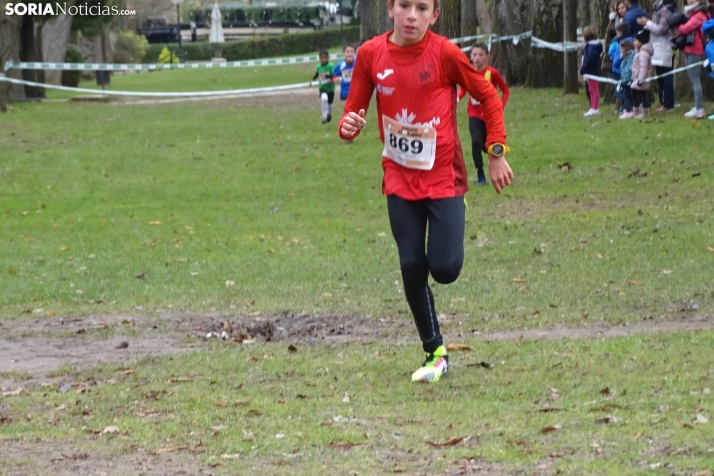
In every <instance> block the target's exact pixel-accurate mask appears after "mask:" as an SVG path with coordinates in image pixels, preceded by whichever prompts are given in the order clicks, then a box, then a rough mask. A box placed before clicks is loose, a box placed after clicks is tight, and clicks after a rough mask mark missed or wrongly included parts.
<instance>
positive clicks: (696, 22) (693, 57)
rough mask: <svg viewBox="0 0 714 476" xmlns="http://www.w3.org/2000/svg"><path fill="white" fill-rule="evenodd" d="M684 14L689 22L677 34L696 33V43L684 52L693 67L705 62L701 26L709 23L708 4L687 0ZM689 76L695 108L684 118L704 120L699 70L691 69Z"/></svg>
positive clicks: (685, 60) (698, 0)
mask: <svg viewBox="0 0 714 476" xmlns="http://www.w3.org/2000/svg"><path fill="white" fill-rule="evenodd" d="M684 14H685V15H686V16H687V18H688V19H687V22H686V23H685V24H684V25H680V26H679V27H678V28H677V33H678V34H680V35H687V34H689V33H692V32H694V42H693V43H692V44H691V45H689V46H686V47H685V48H684V49H683V50H682V52H683V53H684V62H685V64H686V65H687V66H692V65H694V64H695V63H699V62H700V61H704V34H703V33H702V30H701V26H702V25H703V24H704V22H705V21H707V15H708V9H707V4H706V2H705V1H704V0H687V6H686V7H684ZM687 75H688V76H689V80H690V81H691V82H692V89H694V107H693V108H692V109H690V110H689V111H688V112H686V113H684V117H689V118H695V119H702V118H703V117H704V116H705V112H704V92H703V91H702V83H701V81H700V79H699V68H698V67H693V68H689V69H688V70H687Z"/></svg>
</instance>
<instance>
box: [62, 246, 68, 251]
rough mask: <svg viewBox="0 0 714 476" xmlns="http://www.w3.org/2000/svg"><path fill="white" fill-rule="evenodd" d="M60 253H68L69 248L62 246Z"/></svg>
mask: <svg viewBox="0 0 714 476" xmlns="http://www.w3.org/2000/svg"><path fill="white" fill-rule="evenodd" d="M60 251H69V246H63V247H62V248H60Z"/></svg>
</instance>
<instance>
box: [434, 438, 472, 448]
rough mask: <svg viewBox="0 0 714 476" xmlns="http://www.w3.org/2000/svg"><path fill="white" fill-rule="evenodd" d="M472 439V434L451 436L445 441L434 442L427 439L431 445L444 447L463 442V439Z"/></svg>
mask: <svg viewBox="0 0 714 476" xmlns="http://www.w3.org/2000/svg"><path fill="white" fill-rule="evenodd" d="M470 439H471V437H470V436H460V437H459V436H456V437H454V438H450V439H448V440H446V441H444V442H443V443H434V442H433V441H427V443H428V444H430V445H431V446H433V447H434V448H443V447H445V446H454V445H457V444H459V443H461V442H462V441H464V442H466V441H468V440H470Z"/></svg>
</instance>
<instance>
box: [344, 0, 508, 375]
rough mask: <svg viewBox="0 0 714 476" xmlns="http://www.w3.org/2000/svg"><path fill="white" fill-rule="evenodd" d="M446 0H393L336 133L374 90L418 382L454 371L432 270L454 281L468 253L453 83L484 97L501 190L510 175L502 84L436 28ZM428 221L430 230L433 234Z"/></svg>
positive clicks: (362, 109) (347, 129)
mask: <svg viewBox="0 0 714 476" xmlns="http://www.w3.org/2000/svg"><path fill="white" fill-rule="evenodd" d="M438 2H439V0H388V2H387V8H388V9H389V17H390V18H391V19H393V20H394V30H391V31H389V32H387V33H385V34H382V35H379V36H376V37H374V38H373V39H371V40H369V41H367V42H366V43H365V44H364V45H362V47H361V48H360V50H359V60H357V61H356V62H355V69H354V72H353V74H352V84H351V86H350V95H349V96H348V97H347V103H346V104H345V114H344V115H343V116H342V118H341V119H340V124H339V128H338V129H339V135H340V138H342V139H343V140H348V139H353V138H355V137H357V136H358V135H359V133H360V130H361V128H362V127H363V126H364V125H365V123H366V119H365V113H366V111H367V108H368V106H369V103H370V100H371V98H372V93H373V92H374V90H376V91H377V117H378V119H377V124H378V127H379V135H380V139H381V140H382V143H383V144H384V149H383V151H382V169H383V171H384V178H383V180H382V193H383V194H384V195H386V196H387V211H388V214H389V221H390V226H391V229H392V235H393V236H394V239H395V241H396V244H397V249H398V251H399V262H400V268H401V273H402V280H403V283H404V294H405V296H406V298H407V302H408V304H409V307H410V309H411V311H412V314H413V316H414V321H415V324H416V327H417V330H418V332H419V337H420V339H421V342H422V348H423V349H424V352H425V353H426V360H425V361H424V364H423V365H422V366H421V367H420V368H419V369H418V370H417V371H416V372H414V373H413V374H412V381H416V382H435V381H438V380H439V379H440V378H441V377H442V376H443V375H445V374H446V373H447V372H448V355H447V354H448V352H447V350H446V347H445V346H444V342H443V338H442V336H441V333H440V331H439V323H438V321H437V318H436V311H435V306H434V296H433V294H432V292H431V288H430V287H429V281H428V278H429V274H431V276H432V277H433V278H434V280H435V281H437V282H439V283H451V282H454V281H455V280H456V278H457V277H458V276H459V273H460V272H461V267H462V265H463V260H464V229H465V209H466V204H465V201H464V194H465V193H466V192H467V190H468V184H467V179H466V165H465V164H464V159H463V155H462V151H461V141H460V140H459V135H458V128H457V124H456V85H457V84H458V85H460V86H461V87H462V88H464V89H466V91H467V92H468V93H469V94H470V95H471V97H474V98H476V99H477V100H479V101H481V104H482V108H483V115H484V121H485V122H486V128H487V131H488V135H487V137H486V146H487V150H488V152H489V165H488V172H489V175H490V177H491V183H492V184H493V186H494V188H495V189H496V192H497V193H500V192H501V190H502V189H503V188H504V187H506V186H507V185H509V184H510V183H511V180H512V179H513V172H512V171H511V167H510V166H509V165H508V162H506V159H505V157H504V154H505V153H506V152H507V151H508V147H506V144H505V142H506V131H505V126H504V123H503V106H502V105H501V99H500V98H499V97H498V93H497V92H496V89H495V88H494V87H493V85H492V84H491V83H489V82H488V81H486V79H485V78H484V77H483V75H482V74H479V73H477V72H476V70H474V68H473V67H472V66H471V64H469V62H468V59H467V58H466V56H465V55H464V54H463V52H462V51H461V50H460V49H459V48H458V47H457V46H456V45H454V44H453V43H451V42H450V41H449V40H448V39H447V38H445V37H443V36H440V35H437V34H435V33H432V32H431V31H429V26H430V25H433V24H434V22H436V19H437V18H438V17H439V12H440V6H439V3H438ZM427 230H428V236H427Z"/></svg>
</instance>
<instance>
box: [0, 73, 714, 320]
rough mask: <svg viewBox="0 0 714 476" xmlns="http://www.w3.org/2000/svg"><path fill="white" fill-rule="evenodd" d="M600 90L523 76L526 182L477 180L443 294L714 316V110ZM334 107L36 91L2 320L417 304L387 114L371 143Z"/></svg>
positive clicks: (512, 306) (7, 237)
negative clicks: (605, 112) (390, 211)
mask: <svg viewBox="0 0 714 476" xmlns="http://www.w3.org/2000/svg"><path fill="white" fill-rule="evenodd" d="M263 71H268V70H267V69H264V70H263ZM170 73H172V74H173V73H174V72H170ZM185 73H194V72H193V71H186V72H185ZM162 74H163V73H162ZM140 77H141V76H136V78H140ZM167 77H168V76H167ZM128 79H129V78H127V80H128ZM248 84H249V83H246V85H248ZM157 86H158V85H157ZM583 101H584V99H583V98H578V97H565V98H564V97H563V96H561V95H559V94H558V92H556V91H529V90H518V89H517V90H515V91H514V94H512V100H511V102H510V103H509V109H508V113H507V123H508V130H509V143H510V145H511V146H512V148H513V150H514V152H513V153H512V154H510V156H509V160H510V162H511V164H512V166H513V168H514V170H515V174H516V180H515V182H514V184H513V185H512V186H511V187H510V188H509V189H507V190H506V192H505V193H504V194H502V195H501V196H498V195H496V194H495V193H493V190H492V189H490V188H488V187H484V188H472V190H471V191H470V192H469V193H468V195H467V198H468V201H469V209H468V211H467V220H468V223H467V234H466V253H467V254H466V262H465V264H464V269H463V273H462V276H461V278H460V279H459V281H457V283H455V284H453V285H449V286H439V285H436V286H435V287H434V291H435V293H436V296H437V297H436V299H437V301H436V302H437V309H439V310H440V311H442V312H445V313H447V314H454V315H458V316H459V317H460V318H462V319H473V320H475V321H477V322H478V323H479V325H480V326H482V327H483V328H484V329H499V328H512V327H534V326H550V325H554V324H558V323H571V324H572V323H579V322H582V321H583V319H585V320H588V321H599V320H604V321H607V322H622V321H628V320H636V319H642V318H647V317H659V316H671V315H675V314H676V313H677V312H678V311H679V310H680V309H682V308H683V307H684V306H686V305H687V303H688V302H694V303H696V304H697V305H698V306H699V309H700V311H701V312H704V313H709V314H711V312H712V301H713V299H712V297H713V295H712V293H713V291H712V287H711V279H710V276H711V273H710V268H711V265H712V261H713V260H714V253H712V252H710V251H707V246H709V247H712V246H714V236H712V234H713V230H714V227H713V226H712V218H711V217H712V213H711V211H712V201H711V196H712V191H713V189H714V186H713V185H712V184H713V183H714V182H712V180H711V179H710V175H711V173H710V170H709V167H708V165H709V164H708V162H709V161H708V155H707V152H706V149H705V147H703V144H706V143H708V142H707V141H708V140H709V139H710V137H711V124H709V123H708V122H706V121H703V122H701V121H700V122H698V123H696V124H695V125H692V123H691V122H690V121H688V120H684V119H683V118H680V117H679V116H675V115H669V116H666V117H665V118H663V119H655V120H652V121H649V122H646V123H641V122H639V121H630V122H629V123H627V124H623V121H617V120H615V119H614V118H604V117H603V118H597V119H595V120H583V119H582V117H581V114H582V111H581V110H582V103H583ZM261 106H262V107H261ZM318 106H319V105H318V104H317V101H311V98H310V97H308V96H305V97H304V99H302V100H300V99H296V100H282V99H281V100H270V99H251V100H250V101H249V102H244V101H226V102H221V103H218V102H214V101H210V102H203V103H201V102H199V103H187V104H184V103H180V104H164V105H146V106H117V105H105V104H102V105H92V104H66V103H53V104H24V105H15V106H14V109H13V111H12V112H11V113H10V114H7V115H3V116H0V120H1V121H2V122H0V127H1V128H2V132H3V133H2V138H1V139H0V140H1V141H2V147H3V161H2V168H1V169H0V183H1V186H2V189H3V197H2V200H1V201H0V213H1V214H0V228H2V230H3V233H2V235H0V246H2V249H3V250H4V252H3V253H2V255H1V256H0V269H2V270H3V271H2V273H0V305H1V306H2V308H0V315H3V316H6V317H13V316H19V315H21V313H22V312H23V311H28V312H32V311H35V312H37V313H39V314H43V313H50V314H53V313H57V314H77V313H80V314H81V313H89V312H97V311H99V312H124V311H130V310H134V309H135V308H136V307H137V306H141V307H142V309H143V312H147V311H151V310H153V309H156V308H164V309H167V308H170V309H180V310H187V311H194V312H212V311H214V310H215V311H217V312H230V313H236V312H238V313H242V312H246V313H247V312H254V311H256V310H257V311H262V312H264V313H269V314H272V313H278V312H282V311H294V312H300V311H303V310H306V311H308V312H322V313H325V312H331V313H343V314H344V313H356V314H361V315H371V316H374V317H393V316H395V315H397V314H405V313H406V305H405V303H404V301H403V295H402V294H401V290H400V289H401V283H400V276H399V265H398V261H397V256H396V249H395V247H394V243H393V239H392V237H391V234H390V230H389V224H388V219H387V216H386V210H385V200H384V197H383V196H382V195H381V192H380V185H381V168H380V166H379V154H380V148H381V147H380V146H381V144H380V143H379V140H378V139H377V136H376V129H375V128H374V124H375V116H374V114H375V111H374V109H375V108H372V109H371V110H370V123H371V125H372V127H371V128H368V129H367V130H366V134H365V137H360V138H359V139H358V140H357V141H356V142H355V144H354V145H353V146H352V147H350V146H345V145H344V144H342V143H341V142H340V141H339V139H338V138H337V137H336V134H335V127H334V126H333V125H330V126H320V124H319V122H318V120H319V111H318ZM338 108H339V106H338ZM610 117H614V116H610ZM464 123H465V121H463V122H462V137H463V138H468V133H467V131H466V130H464V128H465V124H464ZM466 160H467V162H470V161H471V158H470V153H467V154H466ZM565 162H568V163H570V164H571V165H572V169H570V170H568V168H567V167H561V165H562V164H564V163H565ZM469 168H470V169H471V168H472V166H471V164H470V163H469ZM471 170H472V169H471ZM229 280H230V281H234V282H235V286H232V287H228V286H226V285H225V283H226V281H229ZM39 309H42V311H39Z"/></svg>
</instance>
